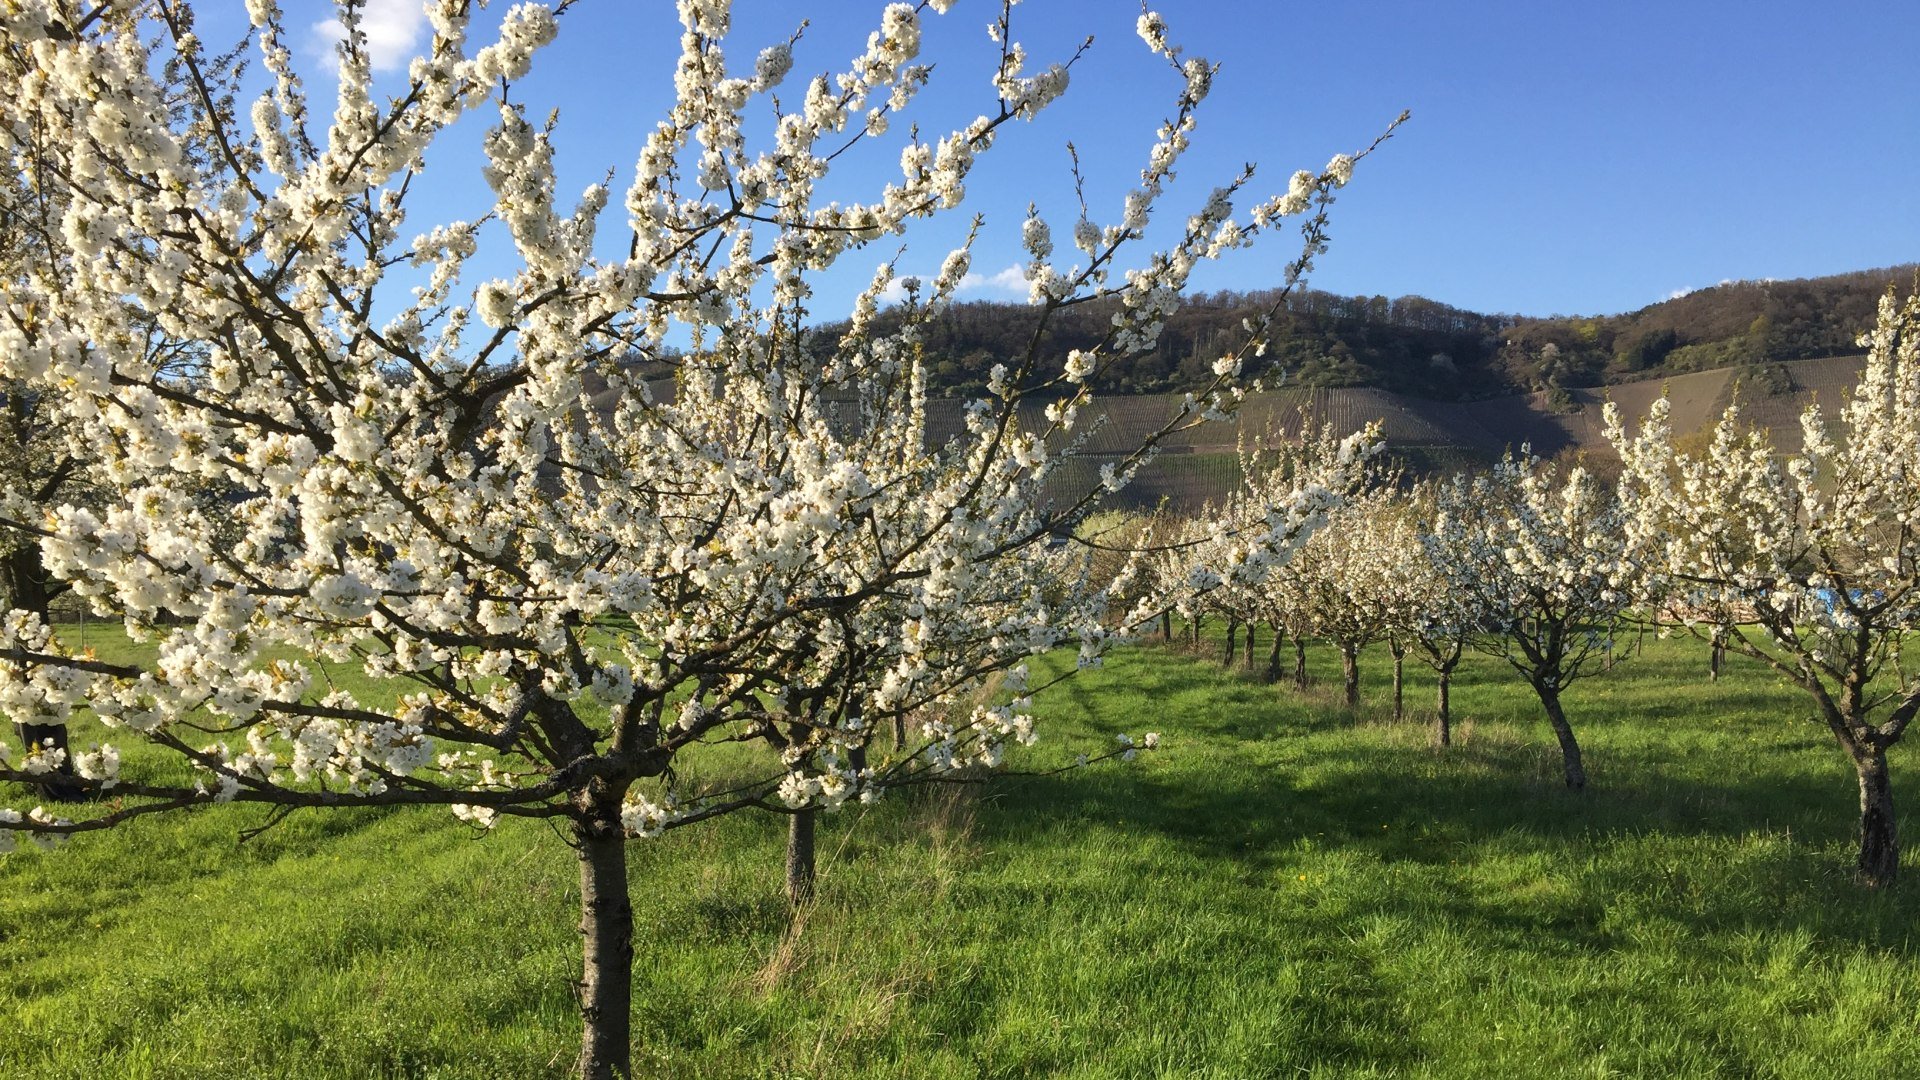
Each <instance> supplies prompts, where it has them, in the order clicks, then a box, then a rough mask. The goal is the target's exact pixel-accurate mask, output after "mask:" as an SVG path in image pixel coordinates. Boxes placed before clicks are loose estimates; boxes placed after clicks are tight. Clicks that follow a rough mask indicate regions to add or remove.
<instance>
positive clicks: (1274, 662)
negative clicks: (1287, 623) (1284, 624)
mask: <svg viewBox="0 0 1920 1080" xmlns="http://www.w3.org/2000/svg"><path fill="white" fill-rule="evenodd" d="M1284 637H1286V635H1285V634H1283V633H1281V632H1280V627H1278V626H1275V627H1274V628H1273V647H1272V648H1270V649H1268V650H1267V681H1268V682H1270V683H1277V682H1279V681H1280V644H1281V639H1282V638H1284Z"/></svg>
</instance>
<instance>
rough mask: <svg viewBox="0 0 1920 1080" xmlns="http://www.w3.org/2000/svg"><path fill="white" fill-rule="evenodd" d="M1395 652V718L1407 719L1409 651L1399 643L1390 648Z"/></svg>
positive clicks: (1394, 643) (1398, 719) (1397, 719)
mask: <svg viewBox="0 0 1920 1080" xmlns="http://www.w3.org/2000/svg"><path fill="white" fill-rule="evenodd" d="M1388 647H1389V648H1390V649H1391V650H1392V652H1393V718H1394V720H1395V721H1400V720H1404V719H1406V716H1407V706H1406V689H1407V649H1406V646H1404V645H1402V644H1400V643H1399V642H1397V641H1396V642H1393V643H1392V644H1391V645H1389V646H1388Z"/></svg>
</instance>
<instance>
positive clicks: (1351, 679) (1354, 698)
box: [1340, 645, 1360, 709]
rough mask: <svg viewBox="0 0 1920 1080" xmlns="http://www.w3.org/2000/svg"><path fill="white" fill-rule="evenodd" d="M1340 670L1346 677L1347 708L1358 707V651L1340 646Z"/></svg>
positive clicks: (1351, 647) (1349, 646)
mask: <svg viewBox="0 0 1920 1080" xmlns="http://www.w3.org/2000/svg"><path fill="white" fill-rule="evenodd" d="M1340 670H1341V672H1342V673H1343V674H1344V675H1345V676H1346V683H1347V708H1349V709H1357V708H1359V707H1360V650H1359V649H1356V648H1354V647H1353V646H1351V645H1342V646H1340Z"/></svg>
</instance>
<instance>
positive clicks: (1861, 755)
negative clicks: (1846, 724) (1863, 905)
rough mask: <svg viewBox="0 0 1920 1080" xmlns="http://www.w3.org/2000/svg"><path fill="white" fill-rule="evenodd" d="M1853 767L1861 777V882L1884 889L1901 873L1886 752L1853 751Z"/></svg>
mask: <svg viewBox="0 0 1920 1080" xmlns="http://www.w3.org/2000/svg"><path fill="white" fill-rule="evenodd" d="M1853 767H1854V769H1855V771H1857V772H1858V773H1859V774H1860V880H1861V881H1862V882H1864V883H1865V884H1867V885H1869V886H1872V887H1873V888H1876V889H1880V888H1885V887H1887V886H1889V885H1892V884H1893V881H1894V878H1896V877H1897V876H1899V873H1900V835H1899V832H1898V830H1897V826H1896V822H1895V820H1894V816H1893V787H1892V785H1891V784H1890V783H1889V782H1888V780H1887V754H1886V751H1884V750H1876V749H1859V750H1855V751H1853Z"/></svg>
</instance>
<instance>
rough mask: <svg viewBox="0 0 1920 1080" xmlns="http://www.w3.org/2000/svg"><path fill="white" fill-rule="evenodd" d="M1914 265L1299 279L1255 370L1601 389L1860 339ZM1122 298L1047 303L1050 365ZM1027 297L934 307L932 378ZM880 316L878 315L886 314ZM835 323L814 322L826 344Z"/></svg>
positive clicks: (1239, 306)
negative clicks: (1529, 291)
mask: <svg viewBox="0 0 1920 1080" xmlns="http://www.w3.org/2000/svg"><path fill="white" fill-rule="evenodd" d="M1915 271H1916V266H1914V265H1906V266H1898V267H1892V268H1889V269H1884V270H1863V271H1858V272H1855V273H1850V274H1839V275H1835V276H1833V277H1823V278H1812V279H1807V280H1799V281H1742V282H1735V283H1731V284H1726V285H1719V286H1716V287H1714V288H1710V289H1701V290H1698V291H1696V292H1691V293H1688V294H1687V295H1685V296H1681V297H1676V298H1675V299H1672V300H1667V301H1663V302H1661V303H1658V304H1654V305H1651V306H1649V307H1646V308H1642V309H1641V310H1639V311H1635V312H1630V313H1628V314H1624V315H1605V316H1594V317H1568V316H1553V317H1550V318H1527V317H1522V316H1517V315H1488V314H1482V313H1480V312H1475V311H1467V310H1464V309H1461V308H1456V307H1452V306H1449V305H1447V304H1442V303H1439V302H1437V301H1434V300H1428V299H1426V298H1424V297H1419V296H1403V297H1400V298H1398V299H1393V300H1390V299H1388V298H1386V297H1384V296H1336V295H1333V294H1331V293H1325V292H1318V291H1306V292H1302V293H1298V294H1295V295H1293V296H1291V297H1288V298H1286V300H1285V302H1284V303H1283V304H1282V305H1281V308H1280V313H1279V316H1278V318H1277V320H1276V324H1275V330H1274V333H1273V338H1272V343H1271V345H1270V346H1269V347H1268V349H1267V353H1266V356H1265V357H1264V358H1262V359H1260V360H1258V361H1254V360H1251V359H1249V360H1248V361H1247V364H1246V368H1245V370H1246V372H1247V373H1248V374H1250V375H1258V374H1270V373H1273V372H1276V371H1285V372H1286V374H1287V378H1288V380H1289V381H1291V382H1299V383H1304V384H1305V385H1308V386H1325V387H1343V386H1345V387H1377V388H1379V389H1383V390H1390V391H1394V392H1396V393H1402V394H1411V395H1414V396H1418V397H1425V398H1436V399H1440V400H1473V399H1479V398H1489V397H1499V396H1502V395H1505V394H1514V393H1525V392H1531V391H1537V390H1546V391H1549V392H1552V391H1554V390H1563V389H1567V388H1571V387H1582V386H1598V385H1603V384H1605V383H1609V382H1617V381H1621V380H1626V379H1638V378H1647V377H1650V376H1658V375H1661V374H1681V373H1684V372H1689V371H1702V370H1706V369H1709V368H1718V367H1728V366H1752V367H1753V368H1755V369H1756V370H1755V371H1753V372H1752V373H1750V375H1749V376H1748V378H1749V379H1750V380H1753V381H1759V382H1762V383H1763V382H1764V380H1765V379H1766V377H1767V375H1768V369H1767V365H1768V364H1770V363H1773V362H1777V361H1781V360H1804V359H1813V358H1816V357H1825V356H1838V355H1846V354H1850V353H1854V352H1857V351H1859V350H1858V349H1857V347H1856V346H1855V344H1854V339H1855V338H1856V337H1857V336H1858V335H1859V334H1860V332H1861V331H1862V330H1864V329H1866V328H1867V327H1869V326H1871V325H1872V324H1873V316H1874V305H1875V303H1876V302H1877V301H1878V299H1879V297H1880V294H1881V293H1883V292H1885V291H1886V289H1887V286H1888V285H1889V284H1890V283H1891V284H1893V285H1894V286H1895V287H1896V288H1898V289H1900V291H1901V292H1902V293H1903V294H1904V293H1905V292H1907V291H1908V290H1910V289H1911V288H1912V286H1913V281H1914V274H1915ZM1278 299H1279V294H1278V293H1277V292H1275V291H1272V290H1265V291H1255V292H1215V293H1197V294H1194V295H1192V296H1189V297H1188V298H1187V299H1186V301H1185V303H1184V304H1183V305H1182V306H1181V308H1180V309H1179V310H1178V311H1177V312H1175V313H1174V315H1173V316H1172V317H1171V318H1169V319H1168V320H1167V325H1166V329H1165V330H1164V331H1163V332H1162V333H1161V335H1160V341H1159V345H1158V347H1157V348H1155V349H1154V350H1153V351H1152V352H1148V353H1145V354H1142V355H1140V356H1135V357H1130V358H1125V359H1123V360H1121V361H1119V362H1117V366H1115V367H1114V368H1112V369H1111V370H1110V371H1109V372H1108V374H1107V375H1106V377H1105V378H1103V379H1102V380H1101V385H1102V386H1103V387H1104V388H1105V389H1107V390H1108V391H1109V392H1112V391H1118V392H1121V393H1153V392H1160V391H1168V390H1185V389H1191V388H1192V387H1195V386H1198V385H1201V384H1203V383H1205V382H1206V381H1207V378H1208V377H1209V375H1210V372H1211V369H1212V365H1213V361H1214V360H1215V358H1217V357H1219V356H1220V355H1221V353H1223V352H1224V351H1226V350H1228V349H1230V348H1233V347H1235V346H1236V345H1237V344H1238V343H1239V342H1240V341H1242V340H1244V338H1245V330H1244V329H1243V328H1242V323H1243V321H1244V320H1246V319H1247V318H1248V317H1249V316H1252V315H1256V314H1259V313H1262V312H1265V311H1268V310H1270V309H1272V308H1273V307H1274V305H1275V303H1276V301H1277V300H1278ZM1116 310H1117V307H1116V305H1115V304H1113V303H1112V302H1092V303H1085V304H1081V305H1079V306H1077V307H1072V308H1068V309H1066V310H1063V311H1060V312H1056V313H1055V315H1054V317H1053V319H1052V320H1051V322H1050V325H1049V326H1048V329H1047V333H1046V335H1045V336H1044V338H1043V339H1042V341H1041V351H1040V356H1041V358H1042V361H1043V365H1044V369H1045V370H1044V373H1045V374H1049V375H1050V374H1053V373H1057V372H1058V371H1059V368H1060V365H1061V363H1062V361H1063V359H1064V358H1065V356H1066V354H1067V352H1068V351H1069V350H1071V349H1086V348H1091V347H1093V346H1094V345H1096V344H1098V343H1099V342H1100V340H1101V339H1102V337H1103V336H1104V335H1105V334H1106V332H1107V330H1108V328H1109V327H1110V326H1111V325H1112V317H1113V314H1114V312H1115V311H1116ZM1037 317H1038V315H1037V311H1036V309H1034V308H1032V307H1029V306H1027V305H1026V304H1022V303H1005V302H991V301H972V302H967V303H960V304H955V305H953V307H952V308H951V309H950V310H948V311H947V312H945V313H943V314H941V315H940V316H939V317H938V318H937V319H935V320H934V322H933V324H932V325H931V326H930V327H929V328H928V332H927V335H926V341H925V345H926V358H927V370H928V374H929V380H930V383H931V387H930V388H931V389H932V390H933V391H934V392H936V393H942V394H973V393H979V392H981V391H982V390H984V388H985V386H986V382H987V378H988V373H989V372H990V371H991V370H992V369H993V366H994V365H995V364H998V363H1011V362H1012V360H1013V359H1014V358H1016V357H1018V356H1021V355H1023V354H1024V353H1025V351H1026V348H1027V345H1028V343H1029V342H1030V341H1031V340H1032V338H1033V333H1034V326H1035V320H1036V319H1037ZM885 318H886V317H885V316H883V324H884V321H885ZM840 329H841V327H840V326H836V325H832V324H829V325H827V326H822V327H820V328H819V329H818V331H817V334H818V335H819V336H818V337H817V338H816V339H815V340H816V341H817V342H818V343H819V347H821V348H822V349H827V348H831V342H832V340H833V339H834V338H836V337H837V336H838V332H839V330H840Z"/></svg>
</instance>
